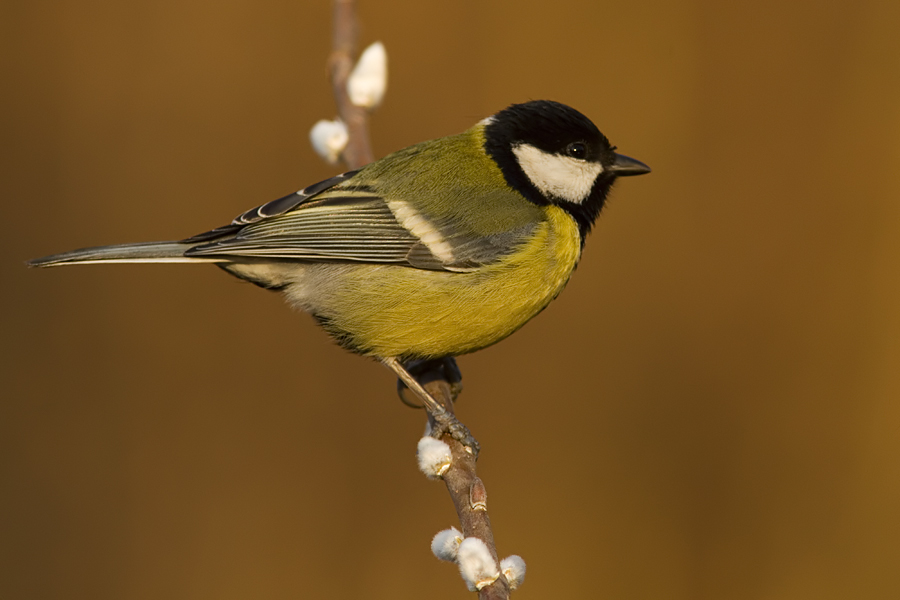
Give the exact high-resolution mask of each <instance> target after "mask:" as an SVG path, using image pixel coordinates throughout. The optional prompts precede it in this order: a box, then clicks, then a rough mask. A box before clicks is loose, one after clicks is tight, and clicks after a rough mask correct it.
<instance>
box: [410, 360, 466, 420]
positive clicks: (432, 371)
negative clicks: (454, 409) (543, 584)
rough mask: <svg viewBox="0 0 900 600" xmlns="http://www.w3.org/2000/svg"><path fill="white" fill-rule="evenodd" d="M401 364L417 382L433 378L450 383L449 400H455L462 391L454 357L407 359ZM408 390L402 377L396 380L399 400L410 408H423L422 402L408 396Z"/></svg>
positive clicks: (459, 373) (460, 377) (425, 381)
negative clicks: (419, 402)
mask: <svg viewBox="0 0 900 600" xmlns="http://www.w3.org/2000/svg"><path fill="white" fill-rule="evenodd" d="M401 364H402V365H403V368H404V369H406V371H407V372H408V373H409V374H410V375H412V376H413V377H415V378H416V380H417V381H419V382H424V383H428V382H429V381H434V380H435V379H442V380H444V381H446V382H447V383H448V384H450V400H451V401H453V402H456V399H457V398H458V397H459V395H460V393H462V388H463V386H462V373H461V372H460V370H459V366H457V364H456V359H455V358H453V357H452V356H445V357H444V358H430V359H417V360H409V361H406V362H403V363H401ZM410 391H411V390H410V389H409V387H407V385H406V384H405V383H403V380H402V379H398V380H397V395H398V396H400V401H401V402H403V404H405V405H407V406H409V407H411V408H423V407H424V404H418V403H417V402H416V401H415V400H413V399H412V398H410V395H411V394H410V393H409V392H410Z"/></svg>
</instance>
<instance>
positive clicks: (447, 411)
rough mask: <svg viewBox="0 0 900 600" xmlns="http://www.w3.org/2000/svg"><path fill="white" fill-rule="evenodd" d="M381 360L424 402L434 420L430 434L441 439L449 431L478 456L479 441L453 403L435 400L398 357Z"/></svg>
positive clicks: (458, 378) (457, 371)
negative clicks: (457, 415)
mask: <svg viewBox="0 0 900 600" xmlns="http://www.w3.org/2000/svg"><path fill="white" fill-rule="evenodd" d="M381 362H382V363H383V364H384V365H385V366H386V367H387V368H389V369H390V370H392V371H393V372H394V373H395V374H396V375H397V377H399V378H400V381H402V382H403V383H404V384H405V385H406V387H408V388H409V389H410V391H412V392H413V393H414V394H415V395H416V396H418V397H419V399H420V400H422V402H423V403H424V405H425V410H427V411H428V415H429V417H430V419H431V421H432V422H433V425H432V426H431V431H430V432H429V435H431V436H432V437H434V438H437V439H440V438H441V437H442V436H443V435H444V434H445V433H449V434H450V436H451V437H452V438H453V439H455V440H457V441H458V442H460V443H461V444H462V445H463V446H464V447H465V448H466V450H467V451H469V452H471V453H472V454H474V455H475V456H476V457H477V456H478V448H479V445H478V441H477V440H476V439H475V438H474V437H472V434H471V433H470V432H469V429H468V428H467V427H466V426H465V425H463V424H462V423H460V422H459V420H458V419H457V418H456V416H455V415H454V414H453V411H452V405H451V406H450V407H449V408H448V407H445V406H444V405H443V404H441V403H440V402H438V401H437V400H435V399H434V397H433V396H432V395H431V394H429V393H428V392H427V391H426V390H425V388H424V387H422V384H420V383H419V381H418V379H416V378H415V377H413V375H412V374H411V373H410V372H409V371H408V370H407V369H406V367H404V366H403V365H402V364H401V363H400V361H399V360H397V359H396V358H384V359H382V360H381ZM452 365H453V366H454V367H455V366H456V362H455V361H454V362H453V363H452ZM456 373H457V376H456V380H457V381H456V384H459V382H460V381H461V377H460V376H459V375H458V373H459V370H458V369H456ZM451 377H452V373H451Z"/></svg>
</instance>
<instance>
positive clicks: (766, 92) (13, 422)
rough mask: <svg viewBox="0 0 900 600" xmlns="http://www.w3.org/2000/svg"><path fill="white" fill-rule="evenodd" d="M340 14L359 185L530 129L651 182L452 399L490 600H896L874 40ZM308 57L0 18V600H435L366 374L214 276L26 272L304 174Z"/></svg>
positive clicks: (382, 393) (302, 45)
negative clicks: (362, 65) (378, 96)
mask: <svg viewBox="0 0 900 600" xmlns="http://www.w3.org/2000/svg"><path fill="white" fill-rule="evenodd" d="M361 4H362V6H361V19H362V23H363V29H362V33H361V41H362V42H363V44H368V43H370V42H372V41H375V40H382V41H383V42H384V43H385V45H386V47H387V49H388V53H389V58H390V88H389V91H388V96H387V98H386V102H385V104H384V106H383V107H382V109H381V110H380V111H379V112H378V113H377V114H376V115H375V117H374V120H373V124H372V125H373V135H374V140H375V146H376V151H377V153H378V155H384V154H385V153H387V152H389V151H391V150H395V149H398V148H401V147H403V146H406V145H408V144H411V143H413V142H417V141H420V140H423V139H428V138H432V137H437V136H441V135H445V134H449V133H455V132H457V131H460V130H462V129H464V128H466V127H468V126H469V125H470V124H471V123H473V122H474V121H476V120H478V119H480V118H482V117H484V116H486V115H488V114H490V113H492V112H494V111H496V110H498V109H500V108H502V107H504V106H506V105H507V104H509V103H511V102H517V101H523V100H527V99H534V98H552V99H556V100H559V101H563V102H566V103H569V104H571V105H573V106H575V107H577V108H578V109H579V110H581V111H582V112H584V113H586V114H587V115H588V116H590V117H591V118H593V119H594V120H595V121H596V122H597V123H598V125H599V126H600V128H601V129H602V130H603V131H604V132H606V133H607V134H608V135H609V136H610V138H611V139H612V140H613V142H614V143H616V144H618V146H619V148H620V149H621V151H622V152H624V153H626V154H628V155H631V156H635V157H637V158H639V159H641V160H644V161H646V162H647V163H648V164H650V165H651V166H652V167H653V169H654V172H653V174H652V175H651V176H648V177H643V178H640V179H633V180H627V181H622V182H621V183H620V185H619V186H618V187H617V189H616V190H615V192H614V197H613V199H612V202H611V204H610V205H609V207H608V209H607V210H606V212H605V213H604V215H603V216H602V218H601V220H600V222H599V224H598V227H597V229H596V230H595V233H594V234H593V235H592V236H591V239H590V240H589V243H588V245H587V249H586V253H585V256H584V260H583V261H582V264H581V266H580V267H579V269H578V271H577V273H576V274H575V276H574V278H573V280H572V281H571V283H570V285H569V287H568V289H567V290H566V292H565V293H564V294H563V295H562V296H561V297H560V298H559V299H558V300H557V301H556V302H555V303H554V304H553V305H551V307H550V308H549V309H548V310H547V311H545V312H544V313H543V314H541V315H540V316H539V317H538V318H537V319H536V320H535V321H534V322H533V323H531V324H529V325H528V326H527V327H525V328H524V329H523V330H522V331H521V332H519V333H518V334H516V335H515V336H513V337H512V338H511V339H509V340H507V341H505V342H504V343H502V344H500V345H498V346H496V347H493V348H491V349H488V350H486V351H483V352H480V353H478V354H476V355H473V356H467V357H464V358H463V359H462V360H461V361H460V363H461V366H462V368H463V371H464V374H465V383H466V392H465V393H464V394H463V396H462V398H461V404H460V405H459V410H460V414H461V416H462V418H463V420H464V421H465V422H466V423H467V424H469V425H470V427H471V428H472V430H473V431H474V433H475V434H476V436H477V437H478V438H479V439H480V441H481V442H482V444H483V447H484V453H483V456H482V460H481V461H480V473H481V475H482V476H483V478H484V480H485V481H486V483H487V486H488V490H489V492H490V495H491V511H492V513H491V514H492V517H493V522H494V525H495V532H496V535H497V540H498V545H499V550H500V552H501V554H502V555H507V554H512V553H517V554H521V555H522V556H523V557H525V559H526V560H527V562H528V567H529V575H528V578H527V580H526V584H525V586H524V587H523V588H522V589H521V590H520V591H518V592H516V597H517V598H520V599H521V600H526V599H528V598H563V597H564V598H584V597H593V598H674V599H688V598H690V599H696V598H705V599H720V598H738V599H743V598H748V599H749V598H754V599H755V598H761V599H788V598H817V599H832V598H834V599H844V598H866V599H881V598H898V597H900V568H898V565H900V368H898V365H900V360H898V359H900V345H898V340H900V318H898V315H900V311H898V307H900V276H898V275H900V270H898V268H900V235H898V225H900V208H898V207H900V203H898V198H900V175H898V173H900V170H898V165H900V35H898V31H900V3H897V2H888V1H884V0H881V1H877V0H855V1H852V2H851V1H850V0H840V1H835V2H828V3H826V2H814V1H812V0H806V1H796V2H787V3H785V2H781V1H778V2H776V1H766V0H764V1H761V2H760V1H755V2H733V3H723V2H717V1H712V0H700V1H695V2H683V3H669V2H661V1H656V0H645V1H644V2H641V3H637V4H636V3H626V2H596V1H577V0H555V1H554V2H503V3H485V2H481V1H472V0H470V1H459V2H453V3H449V2H448V3H426V2H411V1H404V2H395V3H389V4H388V3H382V2H374V1H366V0H363V1H362V3H361ZM330 25H331V23H330V7H329V4H328V3H327V2H325V1H319V2H309V1H307V2H287V1H283V0H271V1H262V2H260V1H255V2H250V1H248V0H221V1H219V2H201V1H197V0H179V1H178V2H175V1H173V0H153V1H144V0H139V1H136V2H127V3H123V2H119V1H113V0H88V1H84V0H79V1H78V2H75V1H55V2H54V1H50V2H34V1H24V0H6V1H5V2H4V3H3V5H2V7H0V28H2V29H0V34H2V39H3V42H2V44H3V48H2V53H0V56H2V59H0V61H2V64H3V79H4V93H3V95H2V102H3V106H2V118H0V122H2V139H3V147H4V150H5V151H4V159H3V161H2V166H0V169H2V174H3V179H2V187H3V192H2V197H3V200H2V202H3V205H2V206H3V210H4V233H3V236H2V244H3V248H2V253H0V256H2V259H0V268H2V286H3V294H2V301H3V311H2V319H3V323H2V331H3V336H2V341H3V346H2V363H0V365H2V366H0V369H2V373H0V376H2V390H3V392H2V394H3V399H2V402H0V482H2V483H0V565H2V566H0V597H2V598H10V599H13V598H15V599H19V598H22V599H24V598H42V599H44V598H46V599H56V598H60V599H61V598H67V599H76V598H90V599H98V598H111V599H112V598H117V599H118V598H125V599H138V598H142V599H156V598H175V599H177V598H224V599H229V598H326V597H327V598H338V599H348V600H349V599H356V598H392V599H393V598H419V597H423V596H426V595H427V597H429V598H435V599H437V598H461V597H465V595H466V594H467V592H466V591H465V588H464V586H463V583H462V582H461V581H460V580H459V578H458V576H457V575H456V573H455V572H454V569H453V567H451V566H449V565H446V564H442V563H439V562H438V561H437V560H436V559H434V558H433V557H432V556H431V555H430V553H429V551H428V544H429V541H430V538H431V536H432V535H433V534H434V533H435V532H437V531H438V530H439V529H442V528H445V527H448V526H450V525H451V524H455V523H456V519H455V514H454V512H453V508H452V506H451V504H450V501H449V498H448V497H447V494H446V492H445V491H444V490H443V489H442V486H441V485H440V484H437V483H431V482H428V481H426V480H425V479H424V478H423V477H422V476H421V475H419V474H418V473H417V471H416V469H415V461H414V448H415V442H416V439H417V437H418V436H419V435H420V433H421V429H422V423H423V420H422V415H421V414H420V413H417V412H415V411H411V410H408V409H406V408H405V407H403V406H402V405H401V404H400V403H399V402H398V401H397V398H396V396H395V394H394V379H393V377H392V376H391V375H390V374H389V373H388V372H387V371H386V370H385V369H383V368H381V367H379V366H378V365H376V364H374V363H372V362H369V361H366V360H363V359H360V358H358V357H355V356H352V355H350V354H346V353H344V352H342V351H340V350H339V349H338V348H336V347H335V346H334V345H333V344H332V343H331V342H329V341H328V339H326V337H325V335H324V334H322V333H321V332H320V331H318V330H317V328H316V327H315V326H314V324H313V323H312V321H311V319H310V318H309V317H307V316H305V315H300V314H294V313H292V311H291V310H289V309H288V308H287V307H286V306H285V305H284V304H283V302H282V300H281V299H280V297H279V296H277V295H275V294H268V293H265V292H264V291H261V290H259V289H257V288H255V287H253V286H251V285H247V284H242V283H240V282H238V281H237V280H234V279H232V278H230V277H228V276H227V275H225V274H223V273H221V272H219V271H218V269H215V268H212V267H207V266H196V267H191V266H180V265H171V266H165V265H162V266H134V265H130V266H120V265H113V266H108V267H79V268H71V269H59V270H53V271H32V270H27V269H26V268H25V267H24V265H23V261H24V260H26V259H27V258H32V257H36V256H41V255H44V254H49V253H52V252H58V251H62V250H67V249H71V248H75V247H81V246H86V245H97V244H106V243H117V242H128V241H146V240H154V239H172V238H179V237H184V236H188V235H191V234H194V233H197V232H199V231H202V230H205V229H208V228H211V227H214V226H217V225H221V224H223V223H225V222H227V221H228V220H230V219H231V218H232V217H233V216H234V215H235V214H237V213H239V212H241V211H243V210H244V209H246V208H249V207H251V206H254V205H256V204H259V203H261V202H264V201H267V200H270V199H273V198H276V197H279V196H281V195H284V194H286V193H290V192H292V191H294V190H296V189H298V188H299V187H302V186H304V185H306V184H309V183H311V182H315V181H318V180H320V179H323V178H325V177H328V176H329V175H331V174H333V173H335V172H336V171H337V169H336V168H331V167H329V166H327V165H325V164H323V163H322V161H321V160H319V159H318V158H317V157H316V156H315V155H314V154H313V152H312V151H311V149H310V148H309V144H308V142H307V132H308V130H309V128H310V126H311V125H312V123H313V122H315V121H316V120H317V119H319V118H331V117H332V116H333V115H334V108H333V102H332V99H331V97H330V93H329V87H328V84H327V80H326V71H325V61H326V58H327V54H328V48H329V43H330ZM423 590H425V591H423Z"/></svg>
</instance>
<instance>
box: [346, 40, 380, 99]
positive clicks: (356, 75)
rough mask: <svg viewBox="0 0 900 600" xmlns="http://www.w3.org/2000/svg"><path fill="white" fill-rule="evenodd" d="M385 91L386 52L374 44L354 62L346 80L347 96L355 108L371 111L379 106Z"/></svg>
mask: <svg viewBox="0 0 900 600" xmlns="http://www.w3.org/2000/svg"><path fill="white" fill-rule="evenodd" d="M385 91H387V52H386V51H385V49H384V44H382V43H381V42H375V43H374V44H372V45H371V46H369V47H368V48H366V49H365V50H364V51H363V53H362V54H361V55H360V57H359V60H358V61H356V66H354V67H353V71H352V72H351V73H350V77H349V78H348V79H347V95H348V96H350V102H352V103H353V104H355V105H356V106H361V107H363V108H368V109H372V108H375V107H376V106H378V105H379V104H381V100H382V99H383V98H384V93H385Z"/></svg>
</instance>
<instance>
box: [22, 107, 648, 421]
mask: <svg viewBox="0 0 900 600" xmlns="http://www.w3.org/2000/svg"><path fill="white" fill-rule="evenodd" d="M649 172H650V168H649V167H647V165H645V164H643V163H642V162H639V161H637V160H634V159H632V158H628V157H627V156H623V155H621V154H617V153H616V148H615V147H614V146H611V145H610V143H609V140H607V139H606V137H605V136H604V135H603V134H602V133H601V132H600V131H599V130H598V129H597V127H596V126H595V125H594V124H593V123H592V122H591V121H590V120H589V119H588V118H587V117H585V116H584V115H582V114H581V113H579V112H578V111H576V110H574V109H572V108H570V107H568V106H566V105H564V104H560V103H558V102H552V101H547V100H540V101H533V102H526V103H524V104H514V105H512V106H510V107H508V108H506V109H504V110H502V111H500V112H498V113H497V114H495V115H493V116H491V117H488V118H487V119H484V120H482V121H481V122H479V123H477V124H476V125H475V126H474V127H472V128H471V129H469V130H467V131H465V132H463V133H460V134H458V135H452V136H448V137H444V138H440V139H436V140H431V141H428V142H423V143H420V144H416V145H414V146H410V147H408V148H405V149H403V150H400V151H398V152H394V153H393V154H390V155H388V156H386V157H384V158H382V159H380V160H377V161H375V162H373V163H371V164H369V165H367V166H365V167H363V168H361V169H359V170H356V171H350V172H348V173H343V174H341V175H338V176H336V177H332V178H331V179H326V180H325V181H322V182H319V183H316V184H313V185H311V186H309V187H307V188H304V189H302V190H300V191H298V192H295V193H293V194H290V195H289V196H285V197H283V198H279V199H277V200H273V201H272V202H269V203H267V204H263V205H262V206H259V207H257V208H254V209H252V210H249V211H247V212H245V213H243V214H241V215H240V216H238V217H237V218H235V219H234V220H233V221H232V222H231V223H230V224H228V225H225V226H223V227H219V228H217V229H213V230H211V231H207V232H205V233H201V234H199V235H195V236H193V237H189V238H186V239H183V240H181V241H171V242H150V243H140V244H124V245H116V246H101V247H95V248H86V249H82V250H73V251H71V252H64V253H62V254H56V255H53V256H47V257H45V258H39V259H36V260H33V261H31V262H30V264H31V265H32V266H38V267H52V266H58V265H71V264H85V263H123V262H127V263H132V262H135V263H136V262H150V263H152V262H191V263H214V264H216V265H218V266H219V267H221V268H223V269H225V270H226V271H228V272H229V273H231V274H232V275H235V276H237V277H240V278H241V279H245V280H247V281H250V282H252V283H255V284H257V285H259V286H262V287H264V288H267V289H271V290H279V291H282V292H283V293H284V294H285V295H286V296H287V299H288V302H290V303H291V304H292V305H294V306H296V307H298V308H301V309H303V310H304V311H306V312H309V313H310V314H311V315H313V317H315V319H316V320H317V321H318V322H319V323H320V324H321V325H322V327H324V329H325V330H326V331H327V332H328V333H329V334H330V335H331V336H332V337H333V338H334V339H335V340H336V341H337V342H338V343H339V344H340V345H341V346H343V347H345V348H347V349H349V350H351V351H353V352H357V353H359V354H362V355H364V356H370V357H375V358H377V359H379V360H381V361H382V362H383V363H384V364H386V365H387V366H388V367H390V368H391V369H393V370H394V371H395V372H396V373H397V375H398V376H399V377H400V378H401V380H403V381H404V382H405V383H406V384H407V385H409V386H410V388H411V389H413V391H414V392H416V393H417V394H418V395H419V396H420V397H422V400H423V401H425V402H426V404H427V405H428V406H429V407H431V408H434V407H433V405H432V402H433V399H431V398H429V397H427V396H428V394H427V393H426V392H425V390H424V389H422V388H421V386H419V385H418V384H417V382H416V381H415V379H414V378H413V377H412V376H410V375H409V373H408V372H407V370H406V369H405V368H404V366H403V364H404V363H406V362H407V361H411V360H417V359H436V358H444V357H453V356H458V355H460V354H466V353H468V352H473V351H475V350H479V349H481V348H484V347H486V346H490V345H491V344H494V343H496V342H499V341H500V340H502V339H503V338H505V337H506V336H508V335H510V334H511V333H513V332H514V331H516V330H517V329H519V328H520V327H521V326H522V325H524V324H525V323H526V322H527V321H528V320H529V319H531V318H532V317H534V316H535V315H536V314H538V313H539V312H540V311H541V310H542V309H543V308H544V307H546V306H547V304H548V303H549V302H550V301H551V300H553V298H555V297H556V295H557V294H559V293H560V292H561V291H562V289H563V287H564V286H565V285H566V282H567V281H568V279H569V276H570V275H571V274H572V271H573V270H574V269H575V266H576V264H577V263H578V260H579V258H580V256H581V250H582V247H583V246H584V241H585V237H586V236H587V234H588V232H589V231H590V229H591V227H592V226H593V224H594V221H595V219H596V218H597V215H598V214H599V213H600V210H601V209H602V208H603V204H604V202H605V200H606V197H607V194H608V193H609V191H610V188H611V187H612V185H613V183H614V182H615V180H616V178H618V177H625V176H630V175H642V174H644V173H649ZM423 394H424V396H423ZM436 410H437V409H436Z"/></svg>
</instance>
